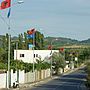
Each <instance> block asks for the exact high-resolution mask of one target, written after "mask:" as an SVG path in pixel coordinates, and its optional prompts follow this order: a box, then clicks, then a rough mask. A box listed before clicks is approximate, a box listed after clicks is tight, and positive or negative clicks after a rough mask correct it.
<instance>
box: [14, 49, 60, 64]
mask: <svg viewBox="0 0 90 90" xmlns="http://www.w3.org/2000/svg"><path fill="white" fill-rule="evenodd" d="M53 52H59V50H52V53H53ZM33 53H34V54H35V58H34V61H36V60H35V59H36V58H37V57H36V55H37V56H38V57H41V60H44V58H46V57H50V53H51V50H34V51H33V50H14V60H16V59H17V60H22V61H23V62H27V63H33ZM20 54H24V57H20Z"/></svg>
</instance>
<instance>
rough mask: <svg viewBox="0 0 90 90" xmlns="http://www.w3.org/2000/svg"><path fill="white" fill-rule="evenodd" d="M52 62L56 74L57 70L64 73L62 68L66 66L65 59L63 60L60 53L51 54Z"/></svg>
mask: <svg viewBox="0 0 90 90" xmlns="http://www.w3.org/2000/svg"><path fill="white" fill-rule="evenodd" d="M52 62H53V63H54V66H55V69H56V73H57V74H58V72H59V68H62V69H63V71H64V67H65V65H66V62H65V59H64V58H63V56H62V55H61V54H60V53H58V52H54V53H53V55H52Z"/></svg>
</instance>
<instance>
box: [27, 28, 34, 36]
mask: <svg viewBox="0 0 90 90" xmlns="http://www.w3.org/2000/svg"><path fill="white" fill-rule="evenodd" d="M27 33H28V34H30V35H31V34H34V33H35V29H34V28H33V29H31V30H29V31H27Z"/></svg>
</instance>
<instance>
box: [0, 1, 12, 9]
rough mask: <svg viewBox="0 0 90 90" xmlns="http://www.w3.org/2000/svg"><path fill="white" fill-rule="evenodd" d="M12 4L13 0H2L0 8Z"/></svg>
mask: <svg viewBox="0 0 90 90" xmlns="http://www.w3.org/2000/svg"><path fill="white" fill-rule="evenodd" d="M10 6H11V0H0V10H2V9H6V8H9V7H10Z"/></svg>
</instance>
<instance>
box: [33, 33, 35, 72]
mask: <svg viewBox="0 0 90 90" xmlns="http://www.w3.org/2000/svg"><path fill="white" fill-rule="evenodd" d="M34 34H35V33H33V72H34V46H35V43H34V36H35V35H34Z"/></svg>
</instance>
